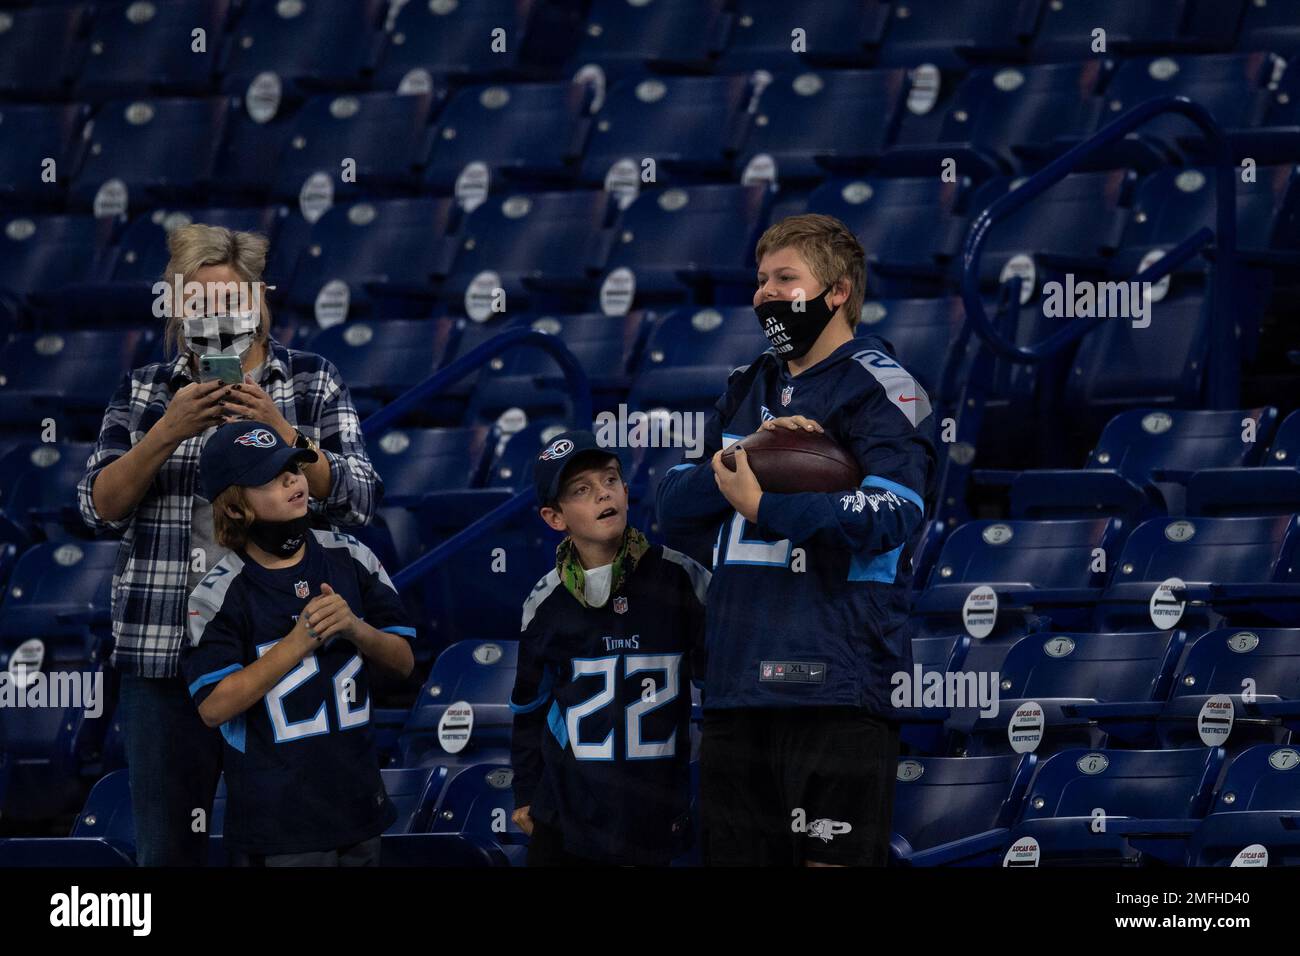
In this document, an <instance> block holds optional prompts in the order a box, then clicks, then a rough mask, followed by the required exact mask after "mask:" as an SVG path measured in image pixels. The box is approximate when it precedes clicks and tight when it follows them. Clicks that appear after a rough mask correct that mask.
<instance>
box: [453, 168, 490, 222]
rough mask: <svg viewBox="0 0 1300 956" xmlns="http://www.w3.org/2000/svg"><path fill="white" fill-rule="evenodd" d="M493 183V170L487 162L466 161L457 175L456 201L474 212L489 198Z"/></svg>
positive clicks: (463, 207)
mask: <svg viewBox="0 0 1300 956" xmlns="http://www.w3.org/2000/svg"><path fill="white" fill-rule="evenodd" d="M491 183H492V172H491V170H489V169H488V164H487V163H484V162H481V161H478V160H475V161H474V162H472V163H466V164H465V168H464V169H462V170H461V171H460V175H459V176H457V177H456V186H455V191H456V202H457V203H458V204H459V205H460V208H461V209H463V210H465V211H466V212H473V211H474V210H475V209H477V208H478V207H479V206H481V205H483V203H484V202H485V201H486V200H487V197H488V188H489V187H490V185H491Z"/></svg>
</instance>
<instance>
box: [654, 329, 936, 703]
mask: <svg viewBox="0 0 1300 956" xmlns="http://www.w3.org/2000/svg"><path fill="white" fill-rule="evenodd" d="M787 415H804V416H806V417H808V418H811V419H814V420H815V421H817V422H820V423H821V425H822V426H823V427H824V428H825V429H826V434H827V435H828V436H829V437H831V438H833V439H834V440H835V441H836V442H838V443H839V444H840V445H841V446H842V447H843V448H845V449H847V450H848V451H849V452H850V453H851V454H852V455H853V457H854V458H855V459H856V460H857V462H858V464H859V465H860V466H861V468H862V473H863V474H864V475H865V476H866V477H865V478H864V480H863V482H862V486H861V487H860V488H858V489H857V490H856V491H850V492H847V493H836V494H820V493H816V494H813V493H804V494H773V493H770V492H764V493H763V498H762V501H761V503H760V505H759V511H758V515H757V518H758V522H757V525H755V524H751V523H750V522H748V521H746V520H745V519H744V518H742V517H741V516H740V515H739V514H738V513H737V512H736V511H735V510H734V509H732V507H731V506H730V505H729V504H728V503H727V500H726V498H724V497H723V495H722V492H721V491H719V490H718V487H717V483H716V481H715V480H714V477H713V472H712V468H711V466H710V463H709V462H710V458H711V457H712V455H713V454H714V453H715V452H716V451H717V450H718V449H720V448H724V447H726V446H727V445H730V444H731V443H732V442H734V441H738V440H740V439H741V438H744V437H746V436H747V435H750V434H752V433H753V432H755V431H757V430H758V428H759V426H760V425H761V424H762V423H763V422H764V421H766V420H767V419H770V418H780V417H783V416H787ZM933 430H934V416H933V415H932V414H931V409H930V400H929V398H928V396H927V395H926V394H925V391H924V390H923V389H922V388H921V386H920V385H919V384H918V383H917V382H916V381H915V380H914V379H913V378H912V376H911V375H910V374H908V372H907V371H906V370H905V369H904V368H903V367H902V366H901V365H899V363H898V362H897V361H896V360H895V359H894V356H893V351H892V349H891V348H890V347H889V345H888V343H886V342H885V341H884V340H883V339H880V338H876V337H874V336H870V337H864V338H857V339H854V340H853V341H851V342H846V343H845V344H844V345H843V346H841V347H840V348H838V349H836V350H835V352H834V353H832V354H831V355H830V356H828V357H827V358H826V359H824V360H823V361H821V362H818V363H817V364H816V365H815V366H813V367H812V368H809V369H806V370H805V371H804V372H803V373H801V374H800V375H798V376H793V377H792V376H791V375H790V373H789V370H788V368H787V366H786V363H785V362H783V361H781V360H779V359H777V358H776V357H775V356H774V355H773V354H772V353H771V352H764V353H763V354H762V355H760V356H759V357H758V358H757V359H756V360H755V361H754V363H753V364H752V365H749V366H745V367H743V368H740V369H737V370H736V371H735V372H733V373H732V374H731V377H730V380H729V382H728V387H727V392H726V394H724V395H723V396H722V398H721V399H719V401H718V403H717V405H716V408H715V411H714V414H713V415H712V416H711V417H710V420H709V423H708V426H707V429H706V432H705V447H704V456H703V458H702V459H701V460H699V461H696V462H694V463H692V462H684V463H683V464H681V465H678V466H677V467H676V468H674V469H672V470H671V471H670V472H669V473H668V474H667V475H665V476H664V479H663V481H661V482H660V485H659V490H658V502H657V503H658V515H659V522H660V526H661V527H663V528H664V529H665V531H666V532H667V533H668V534H669V535H672V534H677V533H688V532H698V531H699V530H700V529H702V528H708V529H710V530H716V533H717V536H716V539H715V544H714V549H713V565H714V572H713V582H712V585H711V587H710V589H709V613H708V625H707V634H708V637H707V647H708V672H707V674H706V677H705V682H704V683H705V687H704V706H705V707H706V708H732V707H799V706H828V705H847V706H855V707H865V708H867V709H868V710H870V711H872V712H873V713H876V714H878V715H881V716H886V717H887V716H889V714H890V708H889V690H890V677H891V675H892V674H894V673H895V672H897V671H900V670H902V671H907V670H910V662H911V639H910V636H911V630H910V628H909V625H908V613H909V611H910V605H911V586H912V553H913V550H914V549H915V548H916V546H917V543H918V541H919V539H920V536H921V533H922V529H923V518H924V516H925V511H926V503H927V502H929V501H932V500H933V497H934V489H935V484H936V481H937V475H936V471H937V468H936V460H935V450H934V443H933Z"/></svg>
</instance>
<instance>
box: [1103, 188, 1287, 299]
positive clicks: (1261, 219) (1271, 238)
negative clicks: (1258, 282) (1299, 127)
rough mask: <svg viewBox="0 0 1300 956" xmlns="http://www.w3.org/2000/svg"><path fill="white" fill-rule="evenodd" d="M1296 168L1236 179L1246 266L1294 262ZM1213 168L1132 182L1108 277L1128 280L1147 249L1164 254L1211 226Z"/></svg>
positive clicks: (1193, 264)
mask: <svg viewBox="0 0 1300 956" xmlns="http://www.w3.org/2000/svg"><path fill="white" fill-rule="evenodd" d="M1297 170H1300V167H1297V166H1294V165H1285V166H1260V167H1258V168H1256V169H1255V170H1254V175H1253V178H1252V180H1251V181H1250V182H1243V181H1242V179H1241V177H1240V176H1238V177H1237V181H1236V183H1235V184H1234V188H1235V190H1236V196H1237V242H1236V246H1237V253H1238V256H1239V259H1240V261H1243V262H1247V263H1252V264H1253V263H1262V264H1264V265H1270V264H1275V263H1281V264H1290V263H1295V262H1300V251H1298V250H1300V232H1297V228H1298V227H1297V210H1298V209H1300V173H1298V172H1297ZM1216 193H1217V189H1216V187H1215V176H1214V170H1213V169H1211V168H1204V167H1203V168H1186V169H1183V168H1177V167H1173V168H1168V169H1161V170H1157V171H1156V172H1154V173H1152V174H1151V175H1149V176H1147V177H1145V178H1144V179H1143V180H1142V182H1141V183H1139V184H1138V189H1137V194H1136V198H1135V200H1134V204H1133V217H1132V218H1131V219H1130V220H1129V222H1128V226H1127V227H1126V228H1125V230H1124V235H1123V238H1122V239H1121V241H1120V248H1119V249H1118V250H1117V252H1116V254H1115V261H1114V263H1113V265H1112V266H1111V274H1112V275H1115V276H1123V277H1128V276H1131V275H1134V274H1135V273H1136V272H1137V271H1138V266H1139V265H1140V264H1141V260H1142V258H1143V257H1144V256H1146V255H1148V254H1149V253H1150V251H1151V250H1153V249H1160V250H1163V251H1168V250H1169V249H1172V248H1173V247H1174V246H1176V245H1177V244H1178V243H1180V242H1182V241H1183V240H1184V239H1187V238H1188V237H1190V236H1191V235H1192V234H1193V233H1195V232H1196V231H1197V230H1198V229H1201V228H1203V227H1204V228H1208V229H1211V230H1213V229H1214V228H1215V212H1216V209H1215V202H1216ZM1204 269H1205V263H1204V260H1203V259H1201V258H1199V257H1193V258H1192V259H1190V260H1188V261H1187V262H1185V263H1183V264H1182V265H1180V266H1178V267H1176V269H1175V271H1174V273H1173V275H1174V276H1175V278H1177V277H1178V276H1180V275H1187V274H1189V273H1193V272H1197V273H1199V272H1202V271H1204Z"/></svg>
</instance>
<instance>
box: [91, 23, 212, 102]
mask: <svg viewBox="0 0 1300 956" xmlns="http://www.w3.org/2000/svg"><path fill="white" fill-rule="evenodd" d="M231 6H232V4H231V3H230V0H154V2H151V3H147V4H140V3H134V2H131V0H117V2H114V3H106V4H100V5H99V6H98V9H97V10H96V11H95V23H94V26H93V27H92V28H91V31H90V39H89V50H88V51H87V55H86V59H85V63H84V65H83V66H82V68H81V71H80V73H79V74H78V76H77V84H76V93H77V95H78V96H80V97H84V98H86V99H89V100H92V101H99V100H104V99H109V98H111V97H115V96H157V95H203V94H205V93H211V92H213V90H214V85H215V79H216V69H217V64H218V62H219V61H220V58H221V50H222V46H223V44H224V42H225V27H226V22H227V20H228V18H229V14H230V8H231ZM194 30H202V31H203V32H204V39H203V43H204V48H203V49H202V50H201V51H200V50H196V49H195V48H194V46H195V44H194V38H193V33H192V31H194Z"/></svg>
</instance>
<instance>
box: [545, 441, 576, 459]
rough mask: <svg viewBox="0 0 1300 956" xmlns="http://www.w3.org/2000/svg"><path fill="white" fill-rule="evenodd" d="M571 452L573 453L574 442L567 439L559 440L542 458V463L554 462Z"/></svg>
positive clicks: (553, 443)
mask: <svg viewBox="0 0 1300 956" xmlns="http://www.w3.org/2000/svg"><path fill="white" fill-rule="evenodd" d="M571 451H573V442H571V441H569V439H567V438H557V439H556V440H555V441H553V442H551V444H550V447H549V448H547V449H546V450H545V451H544V452H542V454H541V456H540V457H541V460H542V461H554V460H555V459H556V458H563V457H564V456H565V455H567V454H568V453H569V452H571Z"/></svg>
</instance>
